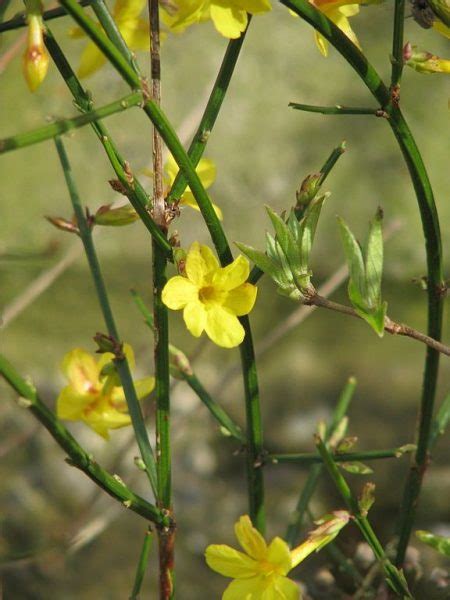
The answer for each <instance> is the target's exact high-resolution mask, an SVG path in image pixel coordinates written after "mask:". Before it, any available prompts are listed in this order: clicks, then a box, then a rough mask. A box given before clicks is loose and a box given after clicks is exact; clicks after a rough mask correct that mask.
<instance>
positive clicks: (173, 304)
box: [161, 275, 198, 310]
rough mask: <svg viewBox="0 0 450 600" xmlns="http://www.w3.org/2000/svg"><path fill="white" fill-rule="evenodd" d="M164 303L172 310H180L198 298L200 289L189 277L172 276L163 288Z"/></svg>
mask: <svg viewBox="0 0 450 600" xmlns="http://www.w3.org/2000/svg"><path fill="white" fill-rule="evenodd" d="M161 298H162V301H163V303H164V304H165V305H166V306H167V307H168V308H171V309H172V310H180V309H181V308H184V307H185V306H186V304H188V303H189V302H193V301H195V300H197V299H198V289H197V287H196V286H195V285H194V284H193V283H192V281H189V279H187V277H181V276H180V275H176V276H175V277H171V278H170V279H169V281H168V282H167V283H166V285H165V286H164V288H163V291H162V295H161Z"/></svg>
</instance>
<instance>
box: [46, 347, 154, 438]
mask: <svg viewBox="0 0 450 600" xmlns="http://www.w3.org/2000/svg"><path fill="white" fill-rule="evenodd" d="M124 352H125V355H126V357H127V360H128V363H129V364H130V368H131V369H133V368H134V353H133V350H132V348H131V346H129V345H128V344H125V345H124ZM113 358H114V355H113V354H112V353H110V352H105V353H104V354H102V355H101V357H100V359H99V360H98V361H97V360H96V359H95V358H94V356H92V355H91V354H89V353H88V352H86V351H85V350H82V349H81V348H74V349H73V350H71V351H70V352H69V353H68V354H66V355H65V357H64V359H63V363H62V371H63V373H64V375H65V376H66V377H67V379H68V380H69V385H67V386H66V387H65V388H64V389H63V390H62V391H61V393H60V394H59V396H58V399H57V401H56V411H57V415H58V417H59V418H60V419H66V420H68V421H83V422H84V423H86V425H88V426H89V427H91V428H92V429H93V430H94V431H95V432H96V433H98V434H99V435H101V436H102V437H103V438H105V439H106V440H107V439H109V430H110V429H118V428H119V427H126V426H127V425H130V424H131V419H130V416H129V415H128V410H127V403H126V400H125V394H124V391H123V388H122V386H121V385H120V382H119V380H118V375H117V373H116V370H115V365H114V363H113V362H112V361H113ZM134 385H135V388H136V393H137V396H138V398H139V399H142V398H144V397H145V396H148V394H150V392H151V391H152V390H153V388H154V386H155V379H154V378H153V377H146V378H145V379H141V380H138V381H135V382H134Z"/></svg>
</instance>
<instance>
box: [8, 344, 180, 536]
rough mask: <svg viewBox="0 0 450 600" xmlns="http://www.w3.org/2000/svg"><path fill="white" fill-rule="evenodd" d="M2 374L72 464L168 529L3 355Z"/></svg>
mask: <svg viewBox="0 0 450 600" xmlns="http://www.w3.org/2000/svg"><path fill="white" fill-rule="evenodd" d="M0 374H1V375H2V376H3V377H4V378H5V380H6V381H7V382H8V383H9V385H10V386H11V387H12V388H13V389H14V390H15V391H16V392H17V394H19V396H20V399H19V405H21V406H24V407H26V408H27V409H28V410H30V412H31V413H32V414H33V415H34V416H35V417H36V418H37V419H38V420H39V421H40V423H41V424H42V425H43V426H44V427H45V429H47V431H48V432H49V433H50V435H51V436H52V437H53V439H54V440H55V441H56V442H57V443H58V444H59V446H61V448H62V449H63V450H64V451H65V452H66V453H67V455H68V456H69V460H70V463H69V464H71V465H73V466H74V467H76V468H77V469H80V471H83V473H85V475H87V476H88V477H89V478H90V479H91V480H92V481H93V482H94V483H95V484H96V485H98V486H99V487H100V488H102V489H103V490H104V491H105V492H107V493H108V494H109V495H110V496H111V497H112V498H114V499H115V500H117V501H118V502H121V503H122V504H123V505H124V506H126V507H127V508H129V509H130V510H132V511H133V512H135V513H136V514H138V515H140V516H141V517H144V518H145V519H147V520H149V521H152V522H153V523H156V524H158V525H166V526H168V525H169V523H170V521H169V519H168V518H167V517H166V516H165V515H164V514H163V513H162V511H160V510H159V508H156V506H153V505H152V504H150V503H149V502H147V501H146V500H144V499H143V498H141V497H140V496H138V495H136V494H134V493H133V492H132V491H131V490H129V489H128V487H127V486H126V485H125V484H124V483H123V482H121V481H120V480H119V479H117V478H115V477H114V476H113V475H111V474H110V473H108V471H106V470H105V469H103V468H102V467H101V466H100V465H99V464H98V463H97V462H96V461H95V460H94V458H93V456H92V455H91V454H89V453H87V452H86V451H85V450H84V449H83V448H82V447H81V446H80V445H79V444H78V442H77V441H76V439H75V438H74V437H73V436H72V435H71V433H69V431H68V430H67V429H66V428H65V427H64V425H63V424H62V423H61V422H60V421H59V420H58V419H57V418H56V416H55V415H54V414H53V413H52V411H51V410H49V409H48V408H47V407H46V406H45V404H44V403H43V402H42V400H41V399H40V398H39V395H38V393H37V392H36V389H35V388H34V387H33V385H32V384H30V383H29V382H28V381H26V380H25V379H23V378H22V377H21V376H20V375H19V374H18V373H17V372H16V371H15V369H14V368H13V367H12V365H11V364H10V363H9V362H8V361H7V360H6V359H5V358H4V357H3V356H1V355H0Z"/></svg>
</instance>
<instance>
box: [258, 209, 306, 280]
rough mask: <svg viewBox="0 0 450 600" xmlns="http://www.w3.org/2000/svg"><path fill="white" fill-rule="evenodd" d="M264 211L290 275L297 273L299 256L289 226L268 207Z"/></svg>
mask: <svg viewBox="0 0 450 600" xmlns="http://www.w3.org/2000/svg"><path fill="white" fill-rule="evenodd" d="M266 210H267V214H268V215H269V217H270V220H271V221H272V225H273V228H274V230H275V233H276V241H277V242H278V243H279V244H280V247H281V250H282V251H283V254H284V255H285V257H286V259H287V261H288V263H289V267H290V269H291V271H292V273H297V272H298V271H299V269H300V255H299V250H298V246H297V244H296V243H295V239H294V236H293V235H292V232H291V230H290V228H289V226H288V225H287V224H286V223H285V222H284V221H283V219H282V218H281V217H280V216H279V215H277V213H276V212H274V211H273V210H272V209H271V208H270V206H266ZM280 258H281V257H280Z"/></svg>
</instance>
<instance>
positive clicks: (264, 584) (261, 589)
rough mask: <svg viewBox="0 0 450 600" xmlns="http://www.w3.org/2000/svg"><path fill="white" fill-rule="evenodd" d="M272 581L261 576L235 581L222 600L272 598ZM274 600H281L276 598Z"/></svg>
mask: <svg viewBox="0 0 450 600" xmlns="http://www.w3.org/2000/svg"><path fill="white" fill-rule="evenodd" d="M268 586H270V580H269V581H268V579H267V577H263V576H261V575H259V576H256V577H249V578H246V579H235V580H234V581H232V582H231V583H230V585H229V586H228V587H227V589H226V590H225V592H224V593H223V596H222V600H262V599H263V598H264V600H266V599H267V598H270V596H268V595H267V594H268V593H269V594H270V587H272V586H270V587H269V589H268ZM273 600H280V598H279V597H274V598H273Z"/></svg>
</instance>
